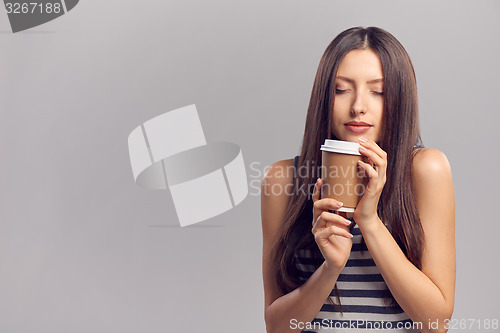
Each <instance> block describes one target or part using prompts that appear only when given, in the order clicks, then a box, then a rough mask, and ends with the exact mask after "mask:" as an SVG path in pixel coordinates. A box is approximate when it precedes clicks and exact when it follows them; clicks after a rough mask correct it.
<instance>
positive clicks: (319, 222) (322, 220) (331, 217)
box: [312, 211, 351, 234]
mask: <svg viewBox="0 0 500 333" xmlns="http://www.w3.org/2000/svg"><path fill="white" fill-rule="evenodd" d="M328 223H331V224H334V225H338V226H341V227H348V226H349V225H351V221H350V220H348V219H346V218H344V217H342V216H340V215H338V214H335V213H330V212H327V211H324V212H322V213H321V214H320V215H319V216H318V218H317V219H316V221H315V223H314V224H313V227H312V233H313V234H314V233H316V232H317V231H318V230H320V229H322V228H325V227H327V224H328Z"/></svg>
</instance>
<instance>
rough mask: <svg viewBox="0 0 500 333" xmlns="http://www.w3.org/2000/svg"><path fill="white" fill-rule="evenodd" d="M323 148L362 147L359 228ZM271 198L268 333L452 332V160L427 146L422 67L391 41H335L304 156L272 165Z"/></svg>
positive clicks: (344, 37)
mask: <svg viewBox="0 0 500 333" xmlns="http://www.w3.org/2000/svg"><path fill="white" fill-rule="evenodd" d="M325 139H337V140H344V141H352V142H358V143H359V144H360V149H359V152H360V153H361V154H362V155H363V156H364V159H365V162H360V163H359V167H360V168H362V169H364V170H365V172H366V174H367V175H368V177H369V180H368V183H367V185H366V188H365V193H364V194H363V196H362V198H361V200H360V201H359V203H358V205H357V207H356V209H355V211H354V213H353V214H351V216H346V215H343V216H341V215H339V214H336V213H335V212H334V211H335V210H336V209H338V208H339V207H341V203H339V202H337V201H336V200H334V199H328V198H321V197H320V188H321V186H322V180H321V178H318V177H320V176H321V175H320V174H319V173H318V166H321V151H320V145H321V144H323V142H324V140H325ZM292 171H293V172H292ZM277 188H282V189H290V188H292V189H293V191H290V190H288V191H286V190H284V191H277V190H276V189H277ZM261 189H262V194H261V196H262V202H261V209H262V230H263V278H264V293H265V321H266V327H267V331H268V332H269V333H275V332H278V333H283V332H296V331H301V330H302V331H304V332H319V331H327V332H341V331H343V330H346V331H350V332H352V331H353V329H356V330H357V331H363V330H369V329H386V330H389V329H391V330H390V331H391V332H397V331H404V332H409V331H421V332H434V331H439V332H443V331H446V330H447V323H448V321H449V319H450V318H451V315H452V312H453V305H454V292H455V227H454V224H455V216H454V211H455V207H454V192H453V182H452V176H451V170H450V165H449V163H448V160H447V158H446V156H445V155H444V154H443V153H442V152H440V151H438V150H435V149H429V148H423V147H422V146H421V144H420V134H419V128H418V112H417V88H416V79H415V73H414V70H413V65H412V63H411V61H410V58H409V57H408V55H407V53H406V51H405V50H404V48H403V46H402V45H401V44H400V43H399V42H398V41H397V40H396V39H395V38H394V37H393V36H392V35H391V34H389V33H388V32H386V31H384V30H382V29H379V28H375V27H371V28H366V29H365V28H351V29H348V30H346V31H344V32H342V33H341V34H340V35H338V36H337V37H336V38H335V39H334V40H333V41H332V43H331V44H330V45H329V46H328V47H327V49H326V51H325V53H324V54H323V57H322V59H321V61H320V64H319V67H318V71H317V74H316V78H315V81H314V86H313V89H312V94H311V99H310V103H309V108H308V112H307V118H306V124H305V131H304V137H303V142H302V149H301V152H300V155H299V156H297V157H296V158H295V159H289V160H282V161H279V162H276V163H274V164H273V165H272V166H271V167H270V168H269V169H268V171H267V172H266V175H265V176H264V179H263V181H262V187H261ZM352 221H355V226H354V227H350V225H351V222H352ZM353 224H354V223H353ZM353 243H354V244H353Z"/></svg>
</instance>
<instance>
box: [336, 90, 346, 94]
mask: <svg viewBox="0 0 500 333" xmlns="http://www.w3.org/2000/svg"><path fill="white" fill-rule="evenodd" d="M345 92H346V90H345V89H344V90H342V89H335V93H336V94H342V93H345Z"/></svg>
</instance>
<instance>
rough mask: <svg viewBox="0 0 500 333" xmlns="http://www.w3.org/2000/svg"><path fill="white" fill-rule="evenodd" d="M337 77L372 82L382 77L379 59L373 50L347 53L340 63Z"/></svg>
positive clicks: (382, 72)
mask: <svg viewBox="0 0 500 333" xmlns="http://www.w3.org/2000/svg"><path fill="white" fill-rule="evenodd" d="M337 76H344V77H348V78H351V79H353V80H364V81H369V80H374V79H380V78H382V77H383V76H384V71H383V69H382V62H381V61H380V57H379V56H378V54H377V53H375V51H373V50H370V49H368V50H352V51H349V52H348V53H347V54H346V55H345V56H344V59H342V61H341V62H340V65H339V68H338V70H337Z"/></svg>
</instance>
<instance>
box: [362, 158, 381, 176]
mask: <svg viewBox="0 0 500 333" xmlns="http://www.w3.org/2000/svg"><path fill="white" fill-rule="evenodd" d="M358 165H359V166H360V167H361V168H363V170H365V172H366V174H367V175H368V177H369V178H370V179H378V176H379V174H378V172H377V171H376V170H375V168H374V167H373V166H372V165H371V164H368V163H365V162H363V161H358Z"/></svg>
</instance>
